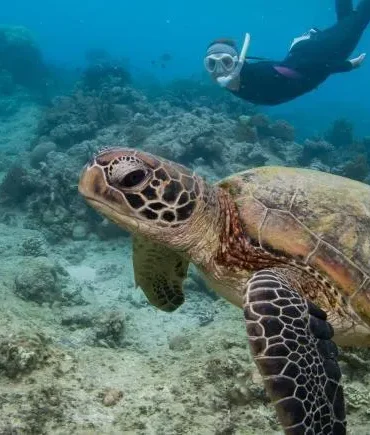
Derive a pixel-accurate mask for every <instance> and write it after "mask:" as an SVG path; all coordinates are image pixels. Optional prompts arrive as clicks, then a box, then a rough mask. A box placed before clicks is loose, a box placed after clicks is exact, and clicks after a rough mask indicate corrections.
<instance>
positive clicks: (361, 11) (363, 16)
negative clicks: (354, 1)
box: [356, 0, 370, 27]
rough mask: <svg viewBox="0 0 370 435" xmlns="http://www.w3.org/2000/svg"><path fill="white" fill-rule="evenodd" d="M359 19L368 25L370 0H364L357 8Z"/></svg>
mask: <svg viewBox="0 0 370 435" xmlns="http://www.w3.org/2000/svg"><path fill="white" fill-rule="evenodd" d="M356 15H357V20H359V22H360V23H361V24H362V26H364V27H366V26H367V25H368V24H369V22H370V0H362V1H361V2H360V4H359V5H358V7H357V9H356Z"/></svg>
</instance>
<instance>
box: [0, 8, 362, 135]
mask: <svg viewBox="0 0 370 435" xmlns="http://www.w3.org/2000/svg"><path fill="white" fill-rule="evenodd" d="M355 4H357V3H355ZM333 6H334V0H311V1H308V0H300V1H293V0H244V1H241V0H233V1H230V0H228V1H226V0H225V1H219V0H213V1H210V0H202V1H201V0H187V1H181V0H177V1H173V0H172V1H169V0H157V1H151V0H144V1H143V0H141V1H140V0H132V1H127V0H121V1H118V0H104V1H103V0H86V1H84V0H34V1H30V0H13V1H5V0H4V1H3V2H2V4H1V12H0V23H2V24H21V25H24V26H27V27H28V28H30V29H31V30H32V31H33V33H34V34H35V36H36V38H37V40H38V42H39V44H40V46H41V48H42V50H43V52H44V54H45V57H46V58H47V59H48V60H51V61H54V62H58V63H64V64H66V65H69V66H78V65H80V64H81V63H83V61H84V56H85V51H86V49H89V48H96V47H103V48H106V49H108V51H110V52H111V53H112V54H114V55H119V56H123V57H125V58H128V59H129V61H130V64H131V66H132V68H135V69H134V73H135V74H138V75H139V74H143V73H145V72H146V71H148V72H150V73H151V74H152V73H153V74H156V75H157V77H159V78H160V79H161V80H168V79H171V78H172V77H189V76H191V75H192V74H194V73H200V72H201V71H202V67H203V63H202V60H203V54H204V51H205V48H206V46H207V45H208V43H209V42H210V41H212V40H213V39H215V38H218V37H232V38H235V39H236V40H238V42H239V43H241V42H242V40H243V37H244V34H245V32H246V31H248V32H250V33H251V35H252V46H251V50H250V53H249V54H250V55H257V56H267V57H273V58H281V57H283V56H284V55H285V53H286V50H287V49H288V47H289V44H290V42H291V40H292V38H293V37H295V36H297V35H299V34H301V33H303V32H305V31H307V30H308V29H309V28H310V27H311V26H316V27H319V28H323V27H325V26H327V25H330V24H332V23H333V22H334V20H335V13H334V10H333ZM369 46H370V29H369V30H368V31H367V33H366V34H365V35H364V37H363V39H362V41H361V45H360V46H359V47H358V50H357V51H356V53H355V54H358V53H360V52H361V51H367V50H368V48H369ZM164 52H168V53H171V54H172V55H173V60H172V61H171V62H170V63H169V65H168V67H167V68H166V69H161V68H156V67H153V66H152V65H151V60H152V59H155V58H157V57H158V56H160V55H161V54H163V53H164ZM369 76H370V50H369V59H368V60H367V62H366V63H365V65H364V66H363V67H362V68H361V69H360V70H358V71H355V72H351V73H347V74H340V75H338V76H336V77H332V78H330V80H329V81H328V82H326V83H325V84H324V85H323V86H322V87H321V88H320V89H319V90H317V91H315V92H313V93H311V94H310V95H307V96H304V97H302V98H300V99H298V100H296V101H294V102H292V103H289V104H285V105H283V106H279V107H277V108H275V109H273V110H272V112H273V113H276V114H279V115H284V116H285V117H288V118H289V119H291V120H293V121H294V123H295V124H296V125H297V126H299V127H300V128H301V129H303V130H305V129H307V131H308V132H312V131H313V130H314V129H318V130H320V129H321V128H325V127H327V124H328V122H330V121H331V120H332V119H334V118H335V117H337V116H343V115H344V116H347V117H349V118H351V119H353V120H354V121H355V123H356V130H357V131H358V132H359V133H361V134H369V135H370V126H369V127H367V125H366V124H367V123H368V122H367V121H368V119H370V91H369V87H370V81H369ZM270 111H271V110H270Z"/></svg>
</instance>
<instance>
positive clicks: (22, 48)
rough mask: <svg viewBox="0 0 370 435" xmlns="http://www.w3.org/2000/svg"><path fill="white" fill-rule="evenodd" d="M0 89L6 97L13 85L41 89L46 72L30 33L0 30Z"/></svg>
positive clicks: (11, 29) (22, 28) (3, 28)
mask: <svg viewBox="0 0 370 435" xmlns="http://www.w3.org/2000/svg"><path fill="white" fill-rule="evenodd" d="M0 65H1V71H0V90H2V92H3V93H5V94H9V93H12V92H13V91H14V84H18V85H22V86H25V87H27V88H30V89H32V90H38V91H40V90H45V87H46V80H47V77H48V71H47V69H46V66H45V64H44V62H43V59H42V55H41V52H40V50H39V49H38V47H37V45H36V43H35V41H34V39H33V37H32V35H31V33H30V31H29V30H28V29H26V28H25V27H20V26H18V27H0Z"/></svg>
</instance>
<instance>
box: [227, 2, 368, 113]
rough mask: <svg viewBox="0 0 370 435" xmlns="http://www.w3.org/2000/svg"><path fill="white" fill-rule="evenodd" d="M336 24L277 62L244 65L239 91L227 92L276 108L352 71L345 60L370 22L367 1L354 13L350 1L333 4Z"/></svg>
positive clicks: (302, 42) (294, 47)
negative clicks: (327, 80) (337, 76)
mask: <svg viewBox="0 0 370 435" xmlns="http://www.w3.org/2000/svg"><path fill="white" fill-rule="evenodd" d="M336 12H337V19H338V20H337V23H336V24H335V25H334V26H332V27H330V28H328V29H326V30H323V31H317V33H314V34H312V35H311V37H310V39H306V40H302V41H299V42H297V43H296V44H295V45H294V46H293V47H292V48H291V50H290V52H289V54H288V56H287V57H286V58H285V59H284V60H283V61H281V62H274V61H261V62H255V63H248V62H246V63H245V64H244V66H243V68H242V70H241V73H240V88H239V90H237V91H231V92H233V94H235V95H236V96H238V97H240V98H243V99H244V100H247V101H250V102H251V103H254V104H261V105H271V106H272V105H277V104H281V103H285V102H287V101H289V100H292V99H294V98H296V97H298V96H300V95H303V94H305V93H307V92H310V91H311V90H313V89H315V88H317V87H318V85H320V84H321V83H322V82H324V81H325V80H326V79H327V78H328V77H329V76H330V75H331V74H334V73H338V72H345V71H351V70H352V64H351V63H350V62H349V61H348V60H347V59H348V57H349V56H350V55H351V53H352V52H353V50H354V49H355V48H356V46H357V44H358V42H359V40H360V38H361V36H362V33H363V31H364V30H365V28H366V26H367V25H368V23H369V21H370V0H362V1H361V2H360V4H359V6H358V8H357V9H356V10H355V11H354V10H353V7H352V0H336Z"/></svg>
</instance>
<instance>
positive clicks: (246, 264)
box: [79, 148, 370, 435]
mask: <svg viewBox="0 0 370 435" xmlns="http://www.w3.org/2000/svg"><path fill="white" fill-rule="evenodd" d="M79 192H80V193H81V195H82V196H83V197H84V198H85V199H86V201H87V202H88V203H89V204H90V205H91V206H92V207H94V208H95V209H96V210H97V211H99V212H100V213H101V214H103V215H104V216H106V217H107V218H109V219H110V220H112V221H113V222H115V223H116V224H118V225H119V226H121V227H123V228H125V229H126V230H128V231H129V232H131V234H132V236H133V239H134V241H133V266H134V272H135V280H136V283H137V285H138V286H140V287H141V288H142V290H143V291H144V292H145V294H146V296H147V298H148V300H149V301H150V302H151V303H152V304H153V305H155V306H156V307H158V308H159V309H161V310H164V311H168V312H170V311H174V310H176V308H178V307H179V306H180V305H181V304H182V303H183V302H184V295H183V291H182V283H183V280H184V278H185V277H186V273H187V269H188V265H189V262H192V263H193V264H195V265H196V266H197V268H198V269H199V270H200V271H201V272H202V273H203V275H204V277H205V279H206V280H207V281H208V283H209V285H210V286H211V287H212V288H213V289H214V290H216V291H217V292H218V293H219V294H220V295H221V296H223V297H225V298H226V299H227V300H229V301H230V302H231V303H233V304H234V305H236V306H238V307H240V308H243V312H244V317H245V320H246V328H247V333H248V339H249V344H250V348H251V352H252V355H253V357H254V360H255V362H256V365H257V367H258V369H259V371H260V373H261V375H262V377H263V379H264V384H265V387H266V391H267V393H268V395H269V397H270V399H271V400H272V402H273V403H274V406H275V409H276V411H277V416H278V418H279V420H280V422H281V424H282V426H283V428H284V432H285V433H286V434H289V435H301V434H304V435H320V434H326V435H341V434H345V433H346V418H345V406H344V397H343V388H342V386H341V385H340V378H341V372H340V367H339V365H338V363H337V356H338V351H337V346H336V344H335V343H337V344H341V345H360V346H369V345H370V301H369V295H370V280H369V276H370V187H369V186H367V185H365V184H362V183H359V182H356V181H352V180H349V179H346V178H342V177H338V176H334V175H331V174H326V173H321V172H318V171H310V170H305V169H297V168H284V167H262V168H257V169H251V170H248V171H245V172H242V173H239V174H235V175H233V176H231V177H229V178H226V179H224V180H222V181H221V182H219V183H217V184H216V185H213V186H211V185H209V184H207V183H206V182H205V181H204V180H203V179H202V178H201V177H199V176H197V175H196V174H194V173H193V172H192V171H190V170H189V169H187V168H185V167H183V166H181V165H179V164H176V163H174V162H170V161H167V160H165V159H161V158H160V157H156V156H153V155H151V154H147V153H143V152H140V151H137V150H132V149H127V148H116V149H110V150H105V151H103V152H101V153H100V154H98V155H97V156H96V157H94V158H93V159H92V160H91V161H90V162H89V164H87V165H86V167H85V168H84V170H83V172H82V174H81V178H80V183H79Z"/></svg>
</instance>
